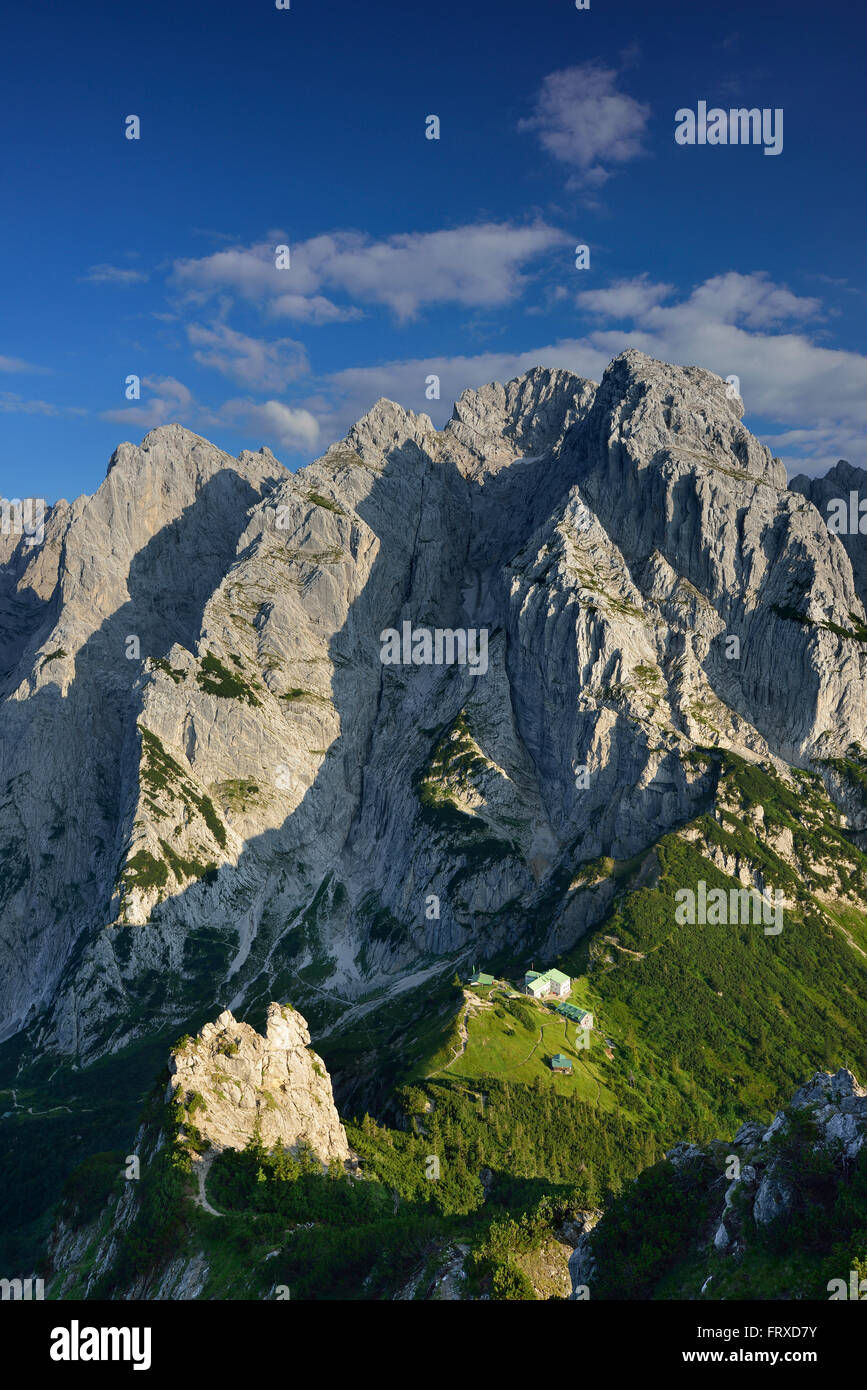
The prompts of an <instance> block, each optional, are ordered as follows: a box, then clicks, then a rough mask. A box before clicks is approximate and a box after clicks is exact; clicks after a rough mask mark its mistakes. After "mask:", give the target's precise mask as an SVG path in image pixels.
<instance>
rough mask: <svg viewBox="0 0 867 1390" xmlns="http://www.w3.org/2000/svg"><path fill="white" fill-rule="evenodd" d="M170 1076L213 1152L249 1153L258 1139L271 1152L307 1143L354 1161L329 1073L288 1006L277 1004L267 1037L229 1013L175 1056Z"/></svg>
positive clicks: (321, 1153)
mask: <svg viewBox="0 0 867 1390" xmlns="http://www.w3.org/2000/svg"><path fill="white" fill-rule="evenodd" d="M169 1072H170V1074H171V1089H172V1091H173V1093H174V1094H176V1095H177V1096H179V1097H180V1099H181V1100H182V1101H183V1102H184V1104H185V1105H186V1108H187V1113H188V1114H189V1115H190V1117H191V1119H194V1121H195V1126H196V1129H197V1130H198V1131H199V1133H200V1134H201V1135H202V1137H203V1138H204V1139H206V1140H207V1141H208V1143H209V1145H210V1147H211V1148H212V1149H217V1150H219V1149H243V1148H245V1147H246V1146H247V1144H248V1143H249V1142H250V1140H251V1139H252V1138H253V1137H254V1134H258V1136H259V1138H260V1139H261V1142H262V1144H263V1145H264V1147H265V1148H266V1149H271V1148H273V1147H274V1145H275V1144H280V1145H282V1146H283V1147H284V1148H286V1149H289V1150H290V1151H292V1152H293V1153H294V1152H296V1151H297V1150H298V1148H299V1146H304V1147H306V1148H307V1149H309V1150H311V1151H312V1152H313V1153H314V1154H315V1155H316V1156H317V1157H318V1158H319V1159H321V1161H322V1162H323V1163H325V1164H328V1163H333V1162H338V1163H343V1162H346V1161H347V1160H348V1159H349V1158H350V1156H351V1155H350V1150H349V1144H348V1143H347V1140H346V1132H345V1130H344V1128H343V1125H342V1124H341V1123H340V1117H339V1115H338V1114H337V1109H336V1107H335V1104H334V1097H333V1095H332V1091H331V1080H330V1078H329V1076H328V1072H327V1071H326V1070H325V1066H324V1064H323V1062H322V1059H321V1058H320V1057H318V1056H317V1055H316V1053H315V1052H313V1051H312V1050H311V1048H310V1031H309V1029H308V1027H307V1024H306V1022H305V1020H304V1019H303V1018H302V1017H301V1015H300V1014H299V1013H297V1012H296V1011H295V1010H294V1009H293V1008H291V1007H290V1005H288V1004H284V1005H280V1004H271V1005H270V1006H269V1008H268V1019H267V1025H266V1029H265V1036H264V1037H262V1036H261V1034H259V1033H257V1032H256V1030H255V1029H254V1028H251V1027H250V1026H249V1024H247V1023H239V1022H238V1021H237V1020H236V1019H235V1018H234V1017H233V1016H232V1014H231V1013H230V1012H229V1010H228V1009H226V1010H225V1011H224V1012H223V1013H221V1014H220V1016H219V1018H218V1019H217V1020H216V1022H214V1023H206V1024H205V1026H204V1028H203V1029H202V1031H201V1032H200V1033H199V1034H198V1036H197V1037H195V1038H192V1039H189V1040H187V1041H186V1042H185V1044H184V1046H183V1047H181V1048H178V1049H176V1050H175V1051H174V1052H173V1053H172V1055H171V1058H170V1060H169Z"/></svg>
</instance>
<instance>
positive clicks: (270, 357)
mask: <svg viewBox="0 0 867 1390" xmlns="http://www.w3.org/2000/svg"><path fill="white" fill-rule="evenodd" d="M187 337H188V339H189V341H190V343H191V344H192V346H193V347H194V348H195V352H194V353H193V356H194V358H195V360H196V361H197V362H199V363H200V364H201V365H202V366H203V367H213V368H214V369H215V370H216V371H218V372H222V374H223V376H227V377H230V378H231V379H232V380H233V381H237V382H238V383H239V384H240V385H241V386H246V387H248V388H249V389H250V390H253V391H262V392H264V391H282V390H284V389H285V387H286V386H287V385H288V384H289V382H290V381H294V380H295V379H296V378H297V377H299V376H301V375H303V374H304V373H305V372H307V371H308V370H309V364H308V361H307V352H306V350H305V347H304V344H303V343H297V342H295V341H294V340H293V339H291V338H278V339H276V340H275V341H273V342H265V341H264V340H263V339H261V338H250V337H248V336H247V335H246V334H245V333H238V332H237V331H236V330H235V329H233V328H229V326H228V325H227V324H224V323H221V324H217V325H215V326H214V327H213V328H206V327H204V326H203V325H202V324H198V323H191V324H188V325H187Z"/></svg>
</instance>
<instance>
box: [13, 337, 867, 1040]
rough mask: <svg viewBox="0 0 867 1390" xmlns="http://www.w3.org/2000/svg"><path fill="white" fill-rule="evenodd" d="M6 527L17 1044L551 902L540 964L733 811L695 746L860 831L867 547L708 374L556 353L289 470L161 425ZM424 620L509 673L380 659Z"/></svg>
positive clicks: (348, 965)
mask: <svg viewBox="0 0 867 1390" xmlns="http://www.w3.org/2000/svg"><path fill="white" fill-rule="evenodd" d="M10 540H11V538H6V542H5V544H4V546H3V549H2V551H0V855H2V866H3V874H2V877H0V958H2V961H3V970H2V971H0V1039H2V1038H4V1037H8V1036H10V1035H12V1034H13V1033H15V1032H17V1031H19V1030H21V1029H24V1028H26V1029H27V1030H28V1033H29V1037H28V1046H29V1047H30V1049H31V1051H39V1052H40V1053H44V1052H46V1051H52V1052H56V1053H60V1054H64V1055H77V1056H79V1057H82V1058H84V1059H87V1058H89V1057H93V1056H96V1055H99V1054H101V1053H102V1052H105V1051H107V1050H109V1049H114V1048H117V1047H120V1046H123V1045H126V1044H128V1043H131V1042H132V1041H134V1040H135V1038H137V1037H140V1036H142V1035H143V1034H145V1033H147V1032H148V1031H149V1030H152V1029H154V1028H156V1027H168V1026H171V1025H174V1024H175V1023H177V1022H180V1021H182V1020H184V1019H186V1018H188V1017H190V1015H191V1014H193V1013H195V1012H197V1011H200V1010H201V1008H202V1007H203V1005H204V1006H207V1007H211V1006H212V1005H213V1004H214V1003H215V1001H216V1000H218V999H219V1000H226V1001H227V1002H228V1004H229V1006H230V1007H231V1008H233V1009H235V1010H236V1012H239V1013H240V1012H241V1011H242V1009H243V1008H244V1007H245V1006H246V1005H247V1004H248V1003H250V1001H251V1000H252V999H255V998H257V997H258V998H261V996H262V992H263V990H270V992H271V993H272V994H274V995H277V996H278V997H285V995H286V993H288V992H290V989H291V991H292V992H293V999H296V1000H297V1002H299V1003H300V1004H302V1005H303V1007H304V1008H305V1009H306V1010H307V1011H308V1013H309V1012H310V1010H311V1009H312V1008H314V1007H316V1008H317V1009H321V1008H325V1009H326V1010H327V1009H331V1010H333V1009H334V1007H335V1005H334V1001H335V1000H336V999H337V998H338V997H339V998H340V999H341V1000H342V1001H343V1003H344V1005H346V1006H352V1005H353V1004H356V1003H359V1004H361V1005H362V1006H363V1000H364V999H365V998H366V997H370V996H373V995H374V994H377V993H378V994H379V996H380V997H382V996H383V995H384V994H388V993H389V992H391V991H393V990H397V989H400V988H402V987H404V985H405V982H406V981H408V980H412V979H418V978H420V976H419V972H421V971H437V970H439V971H442V972H445V971H446V970H449V969H450V970H454V969H455V968H456V967H460V966H461V964H465V963H468V962H472V961H474V960H475V959H477V958H478V959H483V958H484V957H485V955H486V954H488V953H493V952H496V951H501V950H503V949H505V948H507V947H508V949H509V950H510V951H511V952H513V954H515V956H516V957H518V956H520V955H521V953H522V950H523V943H524V940H525V938H526V933H527V930H528V926H527V924H528V922H529V921H532V920H536V921H543V922H544V923H545V924H546V928H545V929H546V937H545V940H544V941H541V942H540V943H538V944H537V946H536V947H535V948H534V949H536V950H537V951H538V952H539V954H549V955H550V954H552V953H554V952H556V951H557V950H560V949H563V947H564V946H566V945H569V944H572V943H573V942H574V941H575V940H576V938H577V936H578V935H579V934H580V932H581V931H584V930H588V929H590V928H592V927H593V926H595V925H596V923H597V922H598V921H599V920H600V919H601V917H602V915H603V914H604V912H605V910H606V908H607V906H608V904H609V903H610V891H609V885H606V884H605V883H603V884H601V885H600V884H598V883H597V884H595V885H594V884H590V883H586V884H585V883H583V882H582V881H581V880H580V876H578V877H576V870H577V869H579V868H580V866H581V865H582V864H584V863H587V862H589V861H592V860H595V859H597V858H599V857H600V856H603V855H611V856H613V857H614V858H629V857H631V856H633V855H635V854H637V853H639V852H642V851H644V850H646V849H647V848H648V847H649V846H650V845H652V844H653V843H654V841H655V840H657V839H658V838H659V837H660V836H662V835H664V834H666V833H668V832H670V831H671V830H672V829H674V828H675V827H678V826H681V825H683V824H684V823H685V822H687V821H689V820H690V819H691V818H693V817H694V816H695V815H696V814H697V813H698V811H699V809H700V808H704V807H705V806H706V804H707V800H708V795H709V791H710V781H709V777H708V775H706V773H705V772H704V771H702V770H701V769H699V768H697V767H696V766H694V765H693V764H692V763H691V761H690V759H689V757H688V756H687V755H688V754H689V753H690V752H691V751H692V750H693V749H694V748H696V747H697V746H706V745H707V744H708V743H712V744H715V745H716V746H718V747H721V748H727V749H732V750H734V751H735V752H738V753H740V754H742V755H743V756H744V757H747V758H750V759H766V760H771V761H773V762H774V764H775V765H776V766H777V768H778V770H784V765H785V764H786V763H794V764H798V765H799V766H807V767H809V766H813V767H815V768H818V769H819V770H820V771H821V774H822V776H823V777H825V779H826V782H827V783H828V784H829V785H833V786H834V787H835V789H836V794H837V795H838V799H839V800H840V801H841V804H843V805H844V808H845V810H846V812H847V814H849V815H850V817H851V819H852V822H853V824H855V826H856V828H860V827H861V826H867V813H865V811H864V809H863V807H862V808H860V809H859V806H858V805H856V804H855V801H854V800H853V801H852V803H851V804H850V802H849V801H847V800H846V796H848V795H849V793H845V795H844V792H843V790H842V789H841V788H842V782H841V778H842V774H840V777H838V775H837V773H835V772H833V771H831V770H830V769H831V768H832V766H833V762H834V761H837V762H838V763H839V762H840V761H841V759H844V758H845V757H846V756H847V750H848V749H849V747H850V745H852V744H853V743H861V742H867V739H865V725H867V643H865V642H864V641H863V640H862V638H863V630H862V624H863V623H864V608H863V604H862V598H861V597H859V594H858V590H857V585H856V583H855V580H854V579H853V568H852V558H851V556H850V553H849V551H847V548H846V546H845V545H844V544H843V543H842V540H841V539H840V538H838V537H836V536H835V535H833V534H831V533H830V532H829V530H828V527H827V525H826V524H825V521H824V519H823V517H822V516H821V515H820V513H819V511H818V510H817V509H816V507H815V506H814V505H813V504H812V502H811V501H810V500H808V498H807V497H806V496H805V495H802V494H801V493H799V492H797V491H792V490H790V489H787V487H786V479H785V476H784V470H783V469H782V466H781V465H780V463H779V462H778V461H777V460H774V459H773V458H772V457H771V455H770V453H769V451H768V450H767V449H766V448H765V447H764V446H763V445H762V444H760V443H759V441H758V440H756V439H755V438H754V437H753V436H752V435H751V434H750V433H749V431H748V430H747V429H746V428H745V426H744V425H743V423H742V420H741V406H740V403H739V402H738V401H737V400H730V399H729V398H728V396H727V394H726V387H725V384H724V383H723V382H722V380H721V379H720V378H719V377H716V376H714V375H713V374H712V373H709V372H706V371H702V370H700V369H698V368H681V367H673V366H668V365H666V364H665V363H661V362H657V361H654V360H653V359H652V358H649V357H647V356H645V355H644V354H642V353H640V352H636V351H632V350H630V351H628V352H625V353H623V354H622V355H621V356H620V357H618V358H616V359H615V360H614V361H613V362H612V363H611V365H610V366H609V368H608V370H607V371H606V372H605V375H604V377H603V380H602V382H601V383H599V384H598V385H597V384H595V383H593V382H589V381H585V380H582V379H580V378H578V377H576V376H574V375H572V374H571V373H569V372H566V371H553V370H548V369H543V368H536V369H534V370H532V371H529V372H527V373H526V374H524V375H523V376H521V377H518V378H516V379H515V380H514V381H511V382H508V383H506V384H505V385H501V384H499V383H492V384H490V385H488V386H485V387H483V388H482V389H481V390H478V391H467V392H464V393H463V395H462V396H461V397H460V399H459V400H458V401H457V403H456V405H455V407H454V413H453V416H452V419H451V420H450V421H449V422H448V424H447V425H446V427H445V428H444V429H443V430H436V429H435V428H434V426H433V424H432V423H431V421H430V419H429V418H428V417H427V416H426V415H423V414H419V415H416V414H414V413H413V412H411V411H406V410H404V409H403V408H402V407H401V406H399V405H397V404H396V403H394V402H392V401H386V400H382V401H379V402H378V403H377V404H376V405H374V406H373V408H372V409H371V410H370V411H369V412H368V414H367V415H365V416H364V417H363V418H362V419H361V420H360V421H359V422H358V423H357V424H356V425H354V426H353V428H352V429H351V430H350V432H349V434H348V435H347V436H346V438H345V439H344V440H342V441H340V442H339V443H336V444H334V445H333V446H332V447H331V448H329V449H328V450H327V452H326V453H325V454H324V455H323V456H322V457H321V458H320V459H318V460H316V461H315V462H314V463H311V464H310V465H309V467H306V468H303V469H301V470H299V471H298V472H297V473H294V474H290V473H287V472H286V470H285V469H283V468H282V466H281V465H280V464H279V463H278V462H277V460H276V459H275V458H274V457H273V455H272V454H270V453H269V452H268V451H267V450H263V451H261V452H260V453H256V454H254V453H243V454H241V456H240V457H239V458H237V459H233V458H231V457H230V456H228V455H226V454H224V453H222V452H221V451H220V450H218V449H215V448H214V447H213V446H212V445H210V444H208V443H207V441H205V440H203V439H200V438H199V437H198V436H196V435H193V434H191V433H190V432H189V431H187V430H184V429H182V428H181V427H180V426H176V425H171V426H163V427H161V428H160V429H157V430H154V431H152V432H151V433H150V434H149V435H148V436H147V437H146V439H145V440H144V441H143V443H142V445H141V446H140V447H139V448H134V447H133V446H132V445H131V444H124V445H121V446H120V447H119V449H118V450H117V452H116V454H115V456H114V458H113V460H112V463H111V466H110V468H109V472H108V476H107V477H106V479H105V481H104V483H103V484H102V486H101V487H100V488H99V490H98V491H97V493H96V494H95V495H94V496H93V497H89V498H88V497H85V498H79V499H78V500H77V501H76V502H74V503H71V504H70V503H67V502H63V501H61V502H58V503H56V505H54V506H53V507H52V508H51V509H50V511H49V513H48V516H47V519H46V522H45V537H44V541H43V542H42V544H40V545H36V546H32V547H28V546H27V545H26V544H25V541H24V539H23V538H22V539H20V541H19V542H18V543H16V544H15V545H11V544H10V543H9V541H10ZM404 623H409V624H410V626H411V629H427V630H429V631H433V630H435V629H438V628H439V629H441V630H443V629H448V630H463V631H466V630H475V631H480V630H484V631H485V633H486V634H487V637H488V647H487V658H486V669H485V671H484V672H483V673H482V672H481V671H476V672H474V671H473V670H472V669H471V668H470V666H469V665H467V664H460V663H454V664H440V665H434V664H428V663H425V662H422V663H419V664H413V663H411V662H410V663H408V664H403V663H401V664H398V665H387V664H384V663H383V660H382V634H383V632H385V631H388V630H390V629H395V630H397V631H402V629H403V624H404ZM835 777H838V781H837V782H835V781H834V779H835ZM838 783H839V785H838ZM855 795H856V794H855V793H852V796H853V797H855ZM859 816H860V817H861V820H860V821H859V819H858V818H859ZM432 904H435V908H432ZM310 966H314V967H315V975H312V976H311V975H308V976H307V978H315V979H316V981H317V984H316V986H310V987H309V989H307V992H305V987H304V986H303V985H302V984H300V983H299V984H298V989H300V991H301V993H300V995H299V994H298V993H296V992H295V989H296V985H295V981H297V978H298V972H299V971H300V972H302V975H301V978H302V980H303V979H304V978H305V971H306V968H307V967H310ZM290 979H291V981H292V982H293V983H292V984H291V986H289V987H287V983H288V980H290ZM323 984H327V988H326V989H325V990H323ZM323 999H326V1000H327V1004H323Z"/></svg>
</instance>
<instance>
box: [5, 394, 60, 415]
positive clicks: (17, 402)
mask: <svg viewBox="0 0 867 1390" xmlns="http://www.w3.org/2000/svg"><path fill="white" fill-rule="evenodd" d="M0 411H2V412H3V413H4V414H6V415H13V414H20V415H57V414H58V410H57V406H56V405H52V403H51V401H25V400H24V399H23V398H22V397H21V396H17V395H16V394H15V393H14V392H13V391H0Z"/></svg>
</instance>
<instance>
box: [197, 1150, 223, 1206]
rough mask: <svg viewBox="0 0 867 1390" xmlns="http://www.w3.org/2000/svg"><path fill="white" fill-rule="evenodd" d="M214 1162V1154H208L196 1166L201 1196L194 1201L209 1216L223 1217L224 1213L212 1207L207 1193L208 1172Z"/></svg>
mask: <svg viewBox="0 0 867 1390" xmlns="http://www.w3.org/2000/svg"><path fill="white" fill-rule="evenodd" d="M213 1161H214V1155H213V1153H212V1152H208V1153H206V1154H204V1155H203V1156H202V1158H201V1159H200V1160H199V1162H198V1164H197V1165H196V1177H197V1178H198V1182H199V1195H198V1196H197V1197H193V1201H194V1202H195V1204H196V1206H197V1207H201V1208H202V1210H203V1211H206V1212H207V1213H208V1215H209V1216H222V1215H223V1213H222V1212H221V1211H216V1210H215V1209H214V1207H212V1206H211V1204H210V1202H209V1201H208V1197H207V1193H206V1192H205V1182H206V1180H207V1176H208V1172H209V1170H210V1167H211V1164H212V1163H213Z"/></svg>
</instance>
